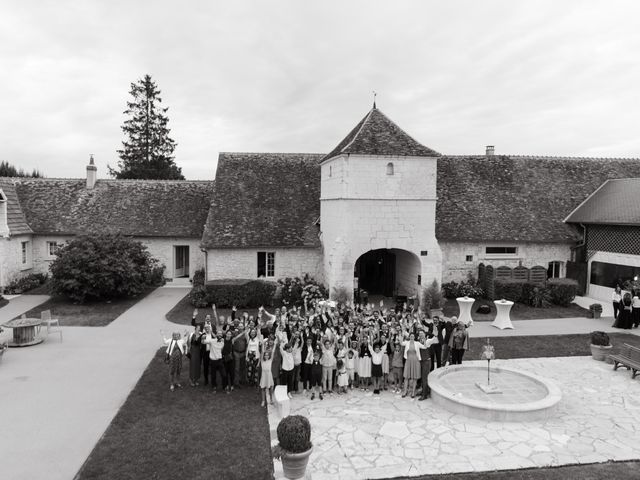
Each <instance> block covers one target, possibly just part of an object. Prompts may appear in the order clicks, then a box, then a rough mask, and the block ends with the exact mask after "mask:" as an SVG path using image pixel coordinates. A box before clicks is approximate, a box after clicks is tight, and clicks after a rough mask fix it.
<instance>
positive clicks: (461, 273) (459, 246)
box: [423, 242, 571, 285]
mask: <svg viewBox="0 0 640 480" xmlns="http://www.w3.org/2000/svg"><path fill="white" fill-rule="evenodd" d="M487 246H515V247H517V248H518V250H517V253H516V254H515V255H487V254H486V253H485V249H486V247H487ZM440 247H441V248H442V269H443V273H442V281H443V282H445V283H446V282H451V281H456V282H459V281H461V280H466V278H467V275H468V274H469V273H471V274H472V275H473V276H474V277H476V278H477V277H478V265H479V264H480V263H484V264H485V265H491V266H493V267H494V268H497V267H501V266H503V265H504V266H507V267H511V268H514V267H517V266H518V265H520V264H522V266H524V267H527V268H531V267H535V266H536V265H540V266H543V267H545V268H547V267H548V264H549V262H553V261H559V262H562V268H561V272H560V276H561V277H564V275H565V265H566V262H567V261H568V260H570V259H571V246H570V245H568V244H562V243H518V242H509V243H470V242H441V243H440ZM468 255H471V256H472V260H471V261H467V259H466V257H467V256H468ZM423 284H424V285H426V284H425V283H424V281H423Z"/></svg>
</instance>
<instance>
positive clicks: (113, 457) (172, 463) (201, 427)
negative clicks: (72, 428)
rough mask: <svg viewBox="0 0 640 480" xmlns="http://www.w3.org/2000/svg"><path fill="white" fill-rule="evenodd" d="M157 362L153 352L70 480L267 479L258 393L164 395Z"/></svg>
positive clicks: (162, 369)
mask: <svg viewBox="0 0 640 480" xmlns="http://www.w3.org/2000/svg"><path fill="white" fill-rule="evenodd" d="M163 357H164V349H160V350H159V351H158V352H157V354H156V355H155V357H154V358H153V359H152V360H151V362H150V363H149V366H148V367H147V369H146V370H145V372H144V373H143V375H142V378H140V381H139V382H138V384H137V385H136V386H135V388H134V389H133V391H132V392H131V393H130V394H129V397H128V398H127V400H126V402H125V403H124V405H123V406H122V408H121V409H120V411H119V412H118V414H117V415H116V417H115V418H114V419H113V421H112V422H111V425H109V428H108V429H107V431H106V432H105V434H104V435H103V437H102V438H101V439H100V441H99V442H98V444H97V445H96V446H95V448H94V449H93V451H92V453H91V455H90V456H89V458H88V459H87V461H86V462H85V464H84V465H83V466H82V468H81V469H80V472H79V473H78V475H77V477H76V480H89V479H103V478H113V479H119V480H123V479H132V480H134V479H135V480H138V479H168V480H177V479H190V480H192V479H203V480H204V479H207V480H210V479H221V480H222V479H224V480H235V479H238V480H240V479H242V480H244V479H252V480H262V479H271V478H273V463H272V460H271V453H270V452H271V450H270V440H269V424H268V421H267V413H266V409H264V408H261V407H260V394H259V392H258V390H257V389H249V388H245V389H241V390H236V391H234V392H232V393H231V394H229V395H227V394H224V393H217V394H214V393H212V392H211V390H210V389H209V388H204V387H200V388H191V387H189V386H188V382H186V381H185V382H184V383H183V384H185V385H187V386H185V387H184V388H183V389H178V390H176V391H174V392H171V391H169V383H168V367H167V365H165V364H164V362H163ZM184 366H186V362H185V365H184ZM187 372H188V367H187ZM184 373H185V372H184V370H183V377H184Z"/></svg>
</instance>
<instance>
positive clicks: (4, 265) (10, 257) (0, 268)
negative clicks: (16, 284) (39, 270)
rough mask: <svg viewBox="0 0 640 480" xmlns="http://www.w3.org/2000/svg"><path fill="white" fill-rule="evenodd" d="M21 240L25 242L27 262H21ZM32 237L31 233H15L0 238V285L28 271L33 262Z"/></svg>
mask: <svg viewBox="0 0 640 480" xmlns="http://www.w3.org/2000/svg"><path fill="white" fill-rule="evenodd" d="M22 242H28V244H27V262H26V263H22ZM33 255H34V252H33V238H32V236H31V235H15V236H13V237H10V238H0V287H3V286H5V285H7V284H8V283H9V282H11V280H13V279H14V278H16V277H19V276H20V275H21V274H22V273H23V272H27V273H28V272H29V271H30V270H31V269H32V267H33V263H34V256H33Z"/></svg>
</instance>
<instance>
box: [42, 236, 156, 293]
mask: <svg viewBox="0 0 640 480" xmlns="http://www.w3.org/2000/svg"><path fill="white" fill-rule="evenodd" d="M50 270H51V289H52V291H53V292H54V293H55V294H58V295H63V296H65V297H68V298H70V299H71V300H73V301H76V302H84V301H87V300H104V299H112V298H122V297H133V296H136V295H139V294H140V293H142V292H143V291H144V290H145V289H146V288H148V287H151V286H156V285H158V284H160V283H162V282H163V281H164V278H163V275H162V274H163V272H164V265H160V264H159V262H158V260H156V259H155V258H152V257H151V255H150V254H149V252H148V251H147V247H146V246H144V245H143V244H142V243H140V242H138V241H135V240H133V239H131V238H128V237H123V236H120V235H87V236H80V237H76V238H74V239H73V240H71V241H69V242H67V243H66V244H65V245H64V246H62V247H60V248H59V249H58V251H57V257H56V259H55V260H54V261H53V262H52V264H51V267H50Z"/></svg>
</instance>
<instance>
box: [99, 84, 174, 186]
mask: <svg viewBox="0 0 640 480" xmlns="http://www.w3.org/2000/svg"><path fill="white" fill-rule="evenodd" d="M129 93H130V94H131V96H132V97H133V100H132V101H129V102H127V109H126V110H125V111H124V114H125V115H128V116H129V118H127V119H126V120H125V121H124V125H123V126H122V131H123V132H124V134H125V137H126V138H125V140H124V141H123V142H122V146H123V148H122V150H118V156H119V157H120V161H119V162H118V168H119V170H116V169H113V168H111V167H110V166H109V167H108V168H109V174H110V175H113V176H115V177H116V178H139V179H164V180H184V176H182V169H181V168H180V167H178V166H177V165H176V164H175V162H174V158H175V157H174V156H173V151H174V150H175V148H176V142H175V141H173V139H172V138H171V137H169V132H170V131H171V130H170V129H169V128H168V127H167V123H168V122H169V118H168V117H167V116H166V113H167V110H169V109H168V108H166V107H165V108H163V107H161V106H160V103H162V99H161V98H160V90H158V88H157V87H156V84H155V82H154V81H153V80H152V79H151V76H150V75H145V76H144V78H142V79H140V80H138V82H137V83H132V84H131V91H130V92H129Z"/></svg>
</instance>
